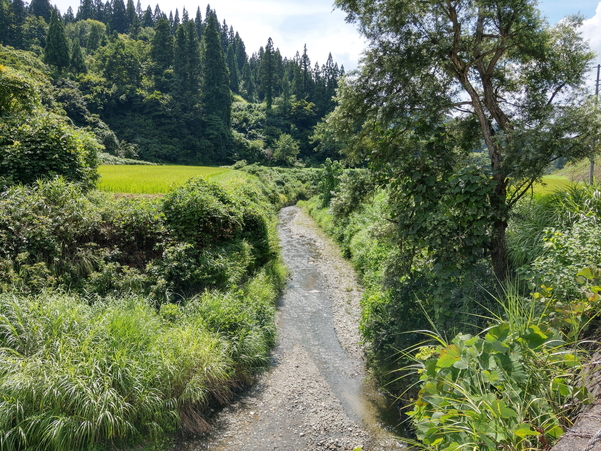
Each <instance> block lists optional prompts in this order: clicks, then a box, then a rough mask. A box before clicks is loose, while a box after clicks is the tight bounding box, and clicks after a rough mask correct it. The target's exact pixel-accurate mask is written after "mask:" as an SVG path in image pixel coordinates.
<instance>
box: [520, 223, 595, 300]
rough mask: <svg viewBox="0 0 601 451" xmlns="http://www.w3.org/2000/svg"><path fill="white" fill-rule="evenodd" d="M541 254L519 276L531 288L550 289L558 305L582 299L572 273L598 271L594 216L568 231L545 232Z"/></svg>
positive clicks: (579, 285)
mask: <svg viewBox="0 0 601 451" xmlns="http://www.w3.org/2000/svg"><path fill="white" fill-rule="evenodd" d="M542 241H543V246H544V247H543V249H544V250H543V252H542V254H541V255H539V256H538V257H537V258H535V259H534V261H533V262H532V263H531V265H530V266H528V267H523V268H521V270H520V273H521V274H522V277H525V278H527V279H528V280H531V281H533V282H534V285H535V286H541V285H545V286H546V287H553V296H554V297H555V298H556V299H558V300H560V301H561V302H571V301H576V300H578V299H579V298H581V297H582V296H583V292H582V286H581V284H580V283H578V279H577V277H576V274H577V273H578V272H579V271H581V270H582V269H584V268H591V269H592V270H593V271H595V272H596V271H598V270H599V269H601V265H600V260H599V255H601V227H600V224H599V222H598V220H597V218H595V217H585V218H583V219H581V220H579V221H577V222H576V223H574V224H573V225H572V226H571V227H570V228H568V229H564V230H561V229H558V228H548V229H545V236H544V238H543V240H542Z"/></svg>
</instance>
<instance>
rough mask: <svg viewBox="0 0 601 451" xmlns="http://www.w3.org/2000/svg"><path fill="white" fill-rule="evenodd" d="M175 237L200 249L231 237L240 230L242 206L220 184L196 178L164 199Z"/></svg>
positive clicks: (168, 220) (168, 221) (237, 234)
mask: <svg viewBox="0 0 601 451" xmlns="http://www.w3.org/2000/svg"><path fill="white" fill-rule="evenodd" d="M163 211H164V214H165V219H166V225H167V227H168V228H169V229H170V231H171V232H172V233H173V236H174V238H175V239H177V240H179V241H185V242H188V243H191V244H194V245H195V246H196V247H198V248H203V247H206V246H208V245H209V244H214V243H218V242H223V241H228V240H233V239H235V238H237V237H238V236H239V234H240V232H241V230H242V226H243V221H242V206H241V205H239V204H238V202H237V201H236V200H235V199H234V198H233V196H232V195H231V194H229V193H228V192H226V191H225V190H224V189H223V188H221V187H220V186H219V185H216V184H214V183H209V182H207V181H206V180H205V179H203V178H201V177H198V178H194V179H190V180H189V181H188V182H187V183H186V184H185V185H183V186H182V187H180V188H177V189H175V190H173V191H171V192H170V193H169V194H167V195H166V196H165V200H164V202H163Z"/></svg>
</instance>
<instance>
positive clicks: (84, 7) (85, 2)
mask: <svg viewBox="0 0 601 451" xmlns="http://www.w3.org/2000/svg"><path fill="white" fill-rule="evenodd" d="M94 16H95V14H94V5H93V4H92V0H81V3H80V5H79V8H78V9H77V20H86V19H93V18H94Z"/></svg>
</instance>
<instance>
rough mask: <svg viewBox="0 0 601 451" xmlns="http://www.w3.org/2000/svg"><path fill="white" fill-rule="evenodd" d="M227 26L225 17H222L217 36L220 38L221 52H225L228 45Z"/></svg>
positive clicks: (228, 34)
mask: <svg viewBox="0 0 601 451" xmlns="http://www.w3.org/2000/svg"><path fill="white" fill-rule="evenodd" d="M229 36H230V33H229V27H228V26H227V23H226V21H225V19H223V23H222V24H221V29H220V30H219V37H220V39H221V48H222V49H223V54H224V55H225V54H227V46H228V45H229Z"/></svg>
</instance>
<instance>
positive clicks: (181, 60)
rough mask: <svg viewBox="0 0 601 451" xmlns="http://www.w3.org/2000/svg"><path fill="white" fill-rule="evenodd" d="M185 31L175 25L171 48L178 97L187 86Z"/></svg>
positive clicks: (181, 95)
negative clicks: (172, 48)
mask: <svg viewBox="0 0 601 451" xmlns="http://www.w3.org/2000/svg"><path fill="white" fill-rule="evenodd" d="M187 47H188V46H187V42H186V32H185V31H184V27H183V26H181V25H180V26H179V27H177V31H176V32H175V47H174V50H173V73H174V75H175V79H176V81H177V86H178V89H177V90H178V91H179V96H180V98H181V97H183V93H184V91H185V89H186V86H188V64H187V60H188V55H187V51H188V48H187Z"/></svg>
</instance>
